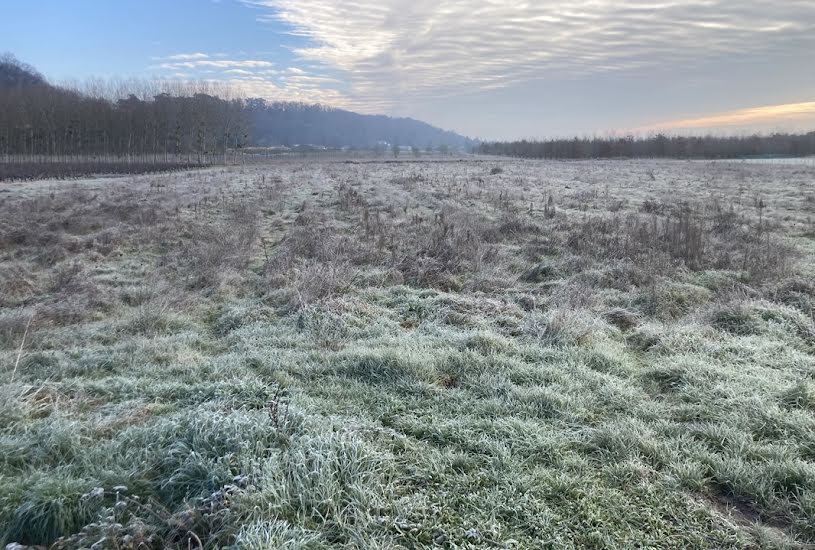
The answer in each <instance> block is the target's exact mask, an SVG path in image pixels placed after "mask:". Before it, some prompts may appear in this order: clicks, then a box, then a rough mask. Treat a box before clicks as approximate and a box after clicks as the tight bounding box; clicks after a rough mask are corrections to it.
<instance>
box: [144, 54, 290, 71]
mask: <svg viewBox="0 0 815 550" xmlns="http://www.w3.org/2000/svg"><path fill="white" fill-rule="evenodd" d="M202 55H203V54H202ZM274 66H275V64H274V63H272V62H271V61H261V60H255V59H243V60H239V59H203V60H197V61H180V62H177V63H161V64H159V65H153V66H152V67H151V68H153V69H165V70H177V69H233V68H234V69H246V68H251V69H257V68H268V67H274Z"/></svg>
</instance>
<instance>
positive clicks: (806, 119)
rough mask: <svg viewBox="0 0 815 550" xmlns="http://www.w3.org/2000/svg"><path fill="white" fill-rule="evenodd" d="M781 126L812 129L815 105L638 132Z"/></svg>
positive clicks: (679, 122)
mask: <svg viewBox="0 0 815 550" xmlns="http://www.w3.org/2000/svg"><path fill="white" fill-rule="evenodd" d="M780 123H787V124H788V125H792V126H796V123H803V124H804V125H806V124H808V125H812V124H813V123H815V101H810V102H803V103H786V104H783V105H768V106H764V107H752V108H749V109H738V110H735V111H727V112H724V113H715V114H711V115H706V116H702V117H696V118H684V119H677V120H669V121H666V122H660V123H658V124H652V125H649V126H646V127H643V128H638V129H637V130H639V131H656V130H693V129H713V128H731V127H747V128H761V127H772V126H775V125H777V124H780Z"/></svg>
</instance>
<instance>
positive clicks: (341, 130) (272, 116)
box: [0, 54, 476, 149]
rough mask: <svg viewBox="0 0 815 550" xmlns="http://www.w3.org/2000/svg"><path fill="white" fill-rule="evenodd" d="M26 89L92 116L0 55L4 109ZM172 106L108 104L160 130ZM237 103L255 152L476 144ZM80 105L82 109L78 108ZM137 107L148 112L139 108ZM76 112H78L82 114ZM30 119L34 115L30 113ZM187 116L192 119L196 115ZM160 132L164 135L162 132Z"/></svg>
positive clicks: (342, 114) (256, 102) (368, 119)
mask: <svg viewBox="0 0 815 550" xmlns="http://www.w3.org/2000/svg"><path fill="white" fill-rule="evenodd" d="M28 88H38V89H39V90H40V91H41V92H43V93H46V94H47V95H48V97H49V98H50V99H47V100H46V99H44V98H43V99H42V101H46V102H50V103H54V102H58V103H60V104H64V105H63V106H64V107H65V108H66V109H68V110H69V111H70V110H71V109H74V111H75V112H71V113H68V115H67V116H68V118H69V119H70V118H77V117H79V118H87V117H88V116H89V114H88V113H89V112H90V111H89V110H88V109H87V108H86V106H87V102H89V101H92V99H91V98H85V99H83V98H82V97H80V96H79V95H78V94H77V93H76V92H73V91H69V90H67V89H64V88H61V87H58V86H52V85H51V84H49V83H48V82H47V80H46V79H45V78H44V77H43V76H42V75H41V74H40V73H39V72H37V71H36V70H35V69H34V68H33V67H31V66H29V65H26V64H24V63H21V62H20V61H18V60H17V59H16V58H14V56H12V55H10V54H6V55H3V56H0V92H3V91H4V90H5V92H7V94H6V99H5V103H6V105H7V106H8V107H11V106H12V105H15V104H21V103H23V104H29V103H31V102H32V101H35V100H34V98H33V97H31V93H30V91H29V90H25V89H28ZM21 94H22V95H21ZM40 95H42V94H40ZM0 99H1V98H0ZM192 99H194V100H199V102H203V103H207V102H208V103H212V102H213V101H217V100H216V99H215V98H207V97H205V96H203V95H200V94H196V95H195V96H194V97H193V98H192ZM204 100H206V101H204ZM83 101H84V103H83ZM170 101H171V97H170V96H167V95H165V94H161V95H159V96H157V97H156V98H155V101H148V102H146V103H145V102H141V101H139V100H137V99H136V98H135V97H133V96H131V97H130V98H128V99H127V100H124V99H120V100H117V101H114V102H112V103H111V104H110V105H111V106H112V108H115V109H116V110H117V111H119V112H124V113H135V112H136V111H139V110H141V111H144V112H146V111H145V108H147V107H149V108H153V109H155V110H156V113H155V114H154V115H150V116H152V117H153V118H156V121H155V122H157V123H159V126H161V125H162V124H161V123H162V122H165V123H166V124H165V125H167V124H170V123H171V122H172V124H173V125H174V127H178V126H179V125H178V124H177V123H176V122H173V121H174V120H175V119H174V118H173V116H175V114H174V115H173V116H171V115H170V114H168V113H170V112H171V111H173V109H165V108H162V107H161V106H160V105H158V103H162V104H163V105H166V104H168V103H169V102H170ZM0 104H2V102H0ZM238 104H239V106H238V107H237V108H238V109H239V110H241V113H240V117H238V118H239V119H240V120H239V121H238V120H237V119H236V120H234V121H233V123H238V122H240V125H241V126H245V128H241V130H240V132H239V133H240V135H241V136H244V134H246V136H245V137H246V138H247V140H248V143H247V142H246V141H244V143H243V145H255V146H259V147H269V146H295V145H314V146H324V147H353V148H371V147H374V146H377V145H380V146H381V145H383V144H388V145H400V146H416V147H420V148H422V149H425V148H426V147H428V146H431V147H433V148H437V147H439V146H440V145H444V146H447V147H448V148H450V149H469V148H471V147H473V146H474V145H476V142H475V141H473V140H471V139H469V138H467V137H464V136H462V135H459V134H457V133H455V132H450V131H446V130H442V129H440V128H436V127H435V126H431V125H430V124H427V123H425V122H421V121H418V120H414V119H411V118H392V117H388V116H382V115H362V114H359V113H353V112H350V111H344V110H341V109H333V108H330V107H325V106H322V105H309V104H303V103H289V102H267V101H266V100H264V99H256V98H255V99H248V100H245V101H243V102H238ZM71 106H73V107H71ZM80 106H82V107H81V108H80ZM137 106H142V107H145V106H146V107H145V108H142V107H138V108H137ZM96 107H97V108H98V107H101V104H99V103H97V105H96ZM179 108H180V107H179ZM31 109H32V111H31V112H32V113H35V112H36V111H37V109H38V107H36V106H33V104H32V107H31ZM148 110H149V109H148ZM176 110H177V109H176ZM194 111H196V112H197V115H198V116H204V113H203V112H201V109H199V108H196V109H194ZM173 112H174V111H173ZM79 113H82V115H80V114H79ZM187 114H189V113H187ZM0 115H2V113H0ZM31 116H34V114H32V115H31ZM128 116H131V115H128ZM183 116H186V114H184V115H183ZM190 116H192V117H193V118H194V115H190ZM168 117H169V118H168ZM3 118H4V117H3V116H0V121H2V120H3ZM108 118H109V117H108ZM170 118H173V121H171V120H170ZM163 119H166V120H163ZM7 122H8V123H7V125H10V126H14V124H17V123H18V122H19V121H13V122H12V121H11V120H9V121H7ZM83 122H85V123H89V124H90V123H91V121H90V120H84V121H83ZM19 123H20V124H22V125H23V126H27V125H28V126H30V124H31V121H29V120H26V121H22V122H19ZM198 125H199V126H200V125H201V121H199V122H198ZM21 127H22V126H21ZM52 130H53V128H52ZM119 130H121V129H119V128H117V129H115V130H112V131H113V132H114V133H118V132H119ZM207 131H212V132H216V128H215V127H214V125H210V127H208V128H207ZM163 133H164V134H166V131H164V132H163ZM199 133H200V128H196V129H194V130H193V131H192V134H195V136H198V134H199ZM231 134H232V136H233V137H231V138H229V139H230V140H233V139H234V135H235V132H231ZM184 135H191V133H190V132H186V131H185V132H184ZM128 139H130V140H131V141H132V136H129V137H128ZM145 139H147V138H145ZM154 139H155V138H154ZM201 139H202V140H204V138H203V137H201ZM207 139H210V138H207ZM221 139H223V132H222V133H221V135H213V136H211V139H210V141H212V142H213V143H214V144H215V145H209V146H208V145H206V144H205V143H201V144H199V145H198V146H197V148H198V149H202V148H203V149H213V148H217V146H218V141H219V140H221ZM176 141H177V140H176ZM204 141H206V140H204ZM230 143H232V141H230ZM20 146H21V148H24V146H25V144H24V143H22V142H21V144H20Z"/></svg>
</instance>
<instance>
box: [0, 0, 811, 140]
mask: <svg viewBox="0 0 815 550" xmlns="http://www.w3.org/2000/svg"><path fill="white" fill-rule="evenodd" d="M3 51H7V52H10V53H12V54H14V55H15V56H16V57H17V58H18V59H20V60H21V61H24V62H26V63H29V64H31V65H33V66H35V67H36V68H37V69H38V70H39V71H40V72H42V73H43V74H44V75H45V76H46V77H47V78H49V80H51V81H52V82H56V83H60V82H65V81H69V80H83V79H86V78H89V77H97V78H115V77H121V78H127V77H139V78H162V79H168V78H170V79H180V80H212V81H219V82H221V81H222V82H228V83H229V84H230V85H231V87H233V88H234V89H235V90H238V91H240V93H243V94H246V95H249V96H253V97H265V98H267V99H270V100H287V101H289V100H293V101H304V102H309V103H323V104H326V105H330V106H334V107H339V108H345V109H350V110H354V111H358V112H363V113H377V114H388V115H394V116H410V117H413V118H417V119H420V120H424V121H426V122H429V123H431V124H434V125H437V126H440V127H442V128H445V129H450V130H455V131H457V132H460V133H463V134H465V135H468V136H470V137H477V138H482V139H516V138H545V137H564V136H573V135H581V136H588V135H614V134H625V133H629V132H636V133H638V134H648V133H653V132H657V131H663V130H664V131H669V132H674V133H707V132H714V133H728V134H729V133H739V134H741V133H747V132H752V131H762V132H769V131H802V130H806V131H811V130H815V0H772V1H770V0H613V1H612V0H570V1H565V0H550V1H544V0H528V1H524V0H515V1H511V0H344V1H343V0H0V52H3Z"/></svg>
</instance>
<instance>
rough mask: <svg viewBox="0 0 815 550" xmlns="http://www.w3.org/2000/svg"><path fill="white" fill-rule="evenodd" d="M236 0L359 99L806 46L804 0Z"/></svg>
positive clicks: (809, 37) (812, 19)
mask: <svg viewBox="0 0 815 550" xmlns="http://www.w3.org/2000/svg"><path fill="white" fill-rule="evenodd" d="M243 2H244V3H245V4H251V5H252V6H255V7H260V8H264V9H265V11H264V12H261V15H260V16H259V18H260V19H261V20H263V21H272V20H274V21H281V22H283V23H285V24H286V25H287V26H288V28H289V29H290V32H291V34H293V35H296V36H298V37H300V38H301V39H302V40H303V41H304V45H303V46H301V47H299V48H296V49H295V53H296V55H298V56H299V57H300V59H301V60H303V61H306V62H312V63H316V64H317V65H318V66H321V67H324V68H328V69H330V70H333V71H337V72H339V73H342V74H343V75H344V77H343V78H345V79H347V82H348V85H349V95H350V97H351V99H352V100H353V101H354V102H355V103H357V104H358V105H360V106H362V107H365V106H370V105H375V106H377V107H378V106H383V105H385V106H386V105H394V104H397V103H400V102H402V103H404V102H408V103H413V104H418V103H420V102H422V101H424V100H427V99H435V98H439V97H450V96H456V95H459V94H462V93H467V92H481V91H485V90H494V89H499V88H505V87H509V86H513V85H515V84H518V83H523V82H528V81H532V80H537V79H540V78H546V77H549V76H556V77H560V78H562V77H566V78H571V77H585V76H587V75H592V74H597V73H608V72H620V71H640V72H642V71H649V70H653V69H655V68H657V67H663V68H666V69H668V70H670V69H673V68H677V67H693V66H697V65H699V64H700V63H704V62H707V61H711V60H716V61H717V62H726V60H727V59H729V58H739V57H741V58H744V57H745V56H747V58H753V59H755V58H759V57H760V56H762V55H768V54H770V53H773V52H775V53H779V52H780V53H786V54H790V55H797V56H799V57H801V58H802V59H806V56H807V55H811V52H812V51H815V11H814V10H813V4H812V0H785V1H784V2H777V0H742V1H740V2H735V1H733V0H569V1H566V0H552V1H545V2H544V1H542V0H541V1H534V2H525V1H521V2H507V1H505V0H469V1H467V0H347V1H343V2H336V1H335V0H243ZM807 52H809V53H807ZM751 56H752V57H751Z"/></svg>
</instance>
